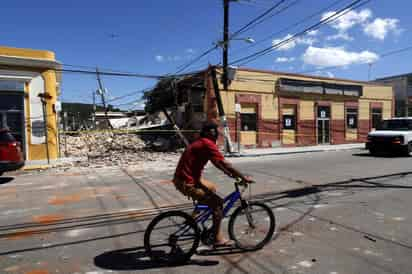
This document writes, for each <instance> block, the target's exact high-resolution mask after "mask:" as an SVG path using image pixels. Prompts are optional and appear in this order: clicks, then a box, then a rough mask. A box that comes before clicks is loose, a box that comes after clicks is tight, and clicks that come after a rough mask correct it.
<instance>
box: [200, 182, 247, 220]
mask: <svg viewBox="0 0 412 274" xmlns="http://www.w3.org/2000/svg"><path fill="white" fill-rule="evenodd" d="M235 188H236V190H235V191H233V192H232V193H230V194H229V195H227V196H226V197H225V198H224V200H223V205H224V207H223V217H226V216H227V214H228V213H229V210H230V209H231V208H232V207H233V205H234V204H235V203H236V202H237V201H238V200H239V199H240V201H241V203H242V205H243V204H244V203H245V201H244V200H243V199H242V195H241V193H240V190H239V187H238V185H237V184H235ZM194 211H195V212H199V211H200V212H201V213H200V214H199V215H198V216H196V218H195V221H196V223H201V224H202V225H203V226H204V224H205V222H206V221H207V220H208V219H209V218H210V216H211V215H212V210H211V209H210V208H209V207H208V206H207V205H202V204H196V206H195V208H194Z"/></svg>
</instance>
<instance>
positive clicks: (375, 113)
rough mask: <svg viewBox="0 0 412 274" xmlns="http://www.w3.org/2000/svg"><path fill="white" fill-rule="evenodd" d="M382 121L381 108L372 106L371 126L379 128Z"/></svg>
mask: <svg viewBox="0 0 412 274" xmlns="http://www.w3.org/2000/svg"><path fill="white" fill-rule="evenodd" d="M381 122H382V109H381V108H372V128H379V125H380V123H381Z"/></svg>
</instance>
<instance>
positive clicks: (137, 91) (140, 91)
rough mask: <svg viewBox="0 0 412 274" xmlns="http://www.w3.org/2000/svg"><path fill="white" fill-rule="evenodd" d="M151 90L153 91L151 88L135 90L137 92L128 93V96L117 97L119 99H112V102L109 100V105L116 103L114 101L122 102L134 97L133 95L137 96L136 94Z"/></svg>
mask: <svg viewBox="0 0 412 274" xmlns="http://www.w3.org/2000/svg"><path fill="white" fill-rule="evenodd" d="M150 89H151V88H146V89H141V90H135V91H132V92H129V93H126V94H124V95H121V96H117V97H115V98H112V99H110V100H107V103H110V102H114V101H118V100H121V99H124V98H127V97H130V96H133V95H136V94H139V93H142V92H145V91H148V90H150Z"/></svg>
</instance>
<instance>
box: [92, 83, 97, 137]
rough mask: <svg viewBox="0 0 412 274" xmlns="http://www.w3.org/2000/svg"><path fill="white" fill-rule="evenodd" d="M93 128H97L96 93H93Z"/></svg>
mask: <svg viewBox="0 0 412 274" xmlns="http://www.w3.org/2000/svg"><path fill="white" fill-rule="evenodd" d="M92 126H93V129H95V128H96V92H94V91H93V113H92Z"/></svg>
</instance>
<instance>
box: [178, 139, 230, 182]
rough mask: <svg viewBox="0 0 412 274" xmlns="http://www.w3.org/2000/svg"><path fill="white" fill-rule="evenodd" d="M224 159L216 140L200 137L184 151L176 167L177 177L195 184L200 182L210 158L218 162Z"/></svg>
mask: <svg viewBox="0 0 412 274" xmlns="http://www.w3.org/2000/svg"><path fill="white" fill-rule="evenodd" d="M223 159H224V157H223V155H222V153H220V151H219V149H218V148H217V145H216V144H215V142H213V141H212V140H210V139H208V138H199V139H197V140H196V141H194V142H193V143H191V144H190V145H189V146H188V147H187V148H186V150H185V152H183V154H182V156H181V157H180V160H179V163H178V164H177V167H176V172H175V178H179V179H182V180H184V181H185V182H186V184H190V185H191V184H195V183H196V182H199V180H200V176H201V175H202V171H203V168H204V167H205V165H206V164H207V162H208V161H209V160H210V161H212V162H217V161H220V160H223Z"/></svg>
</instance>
